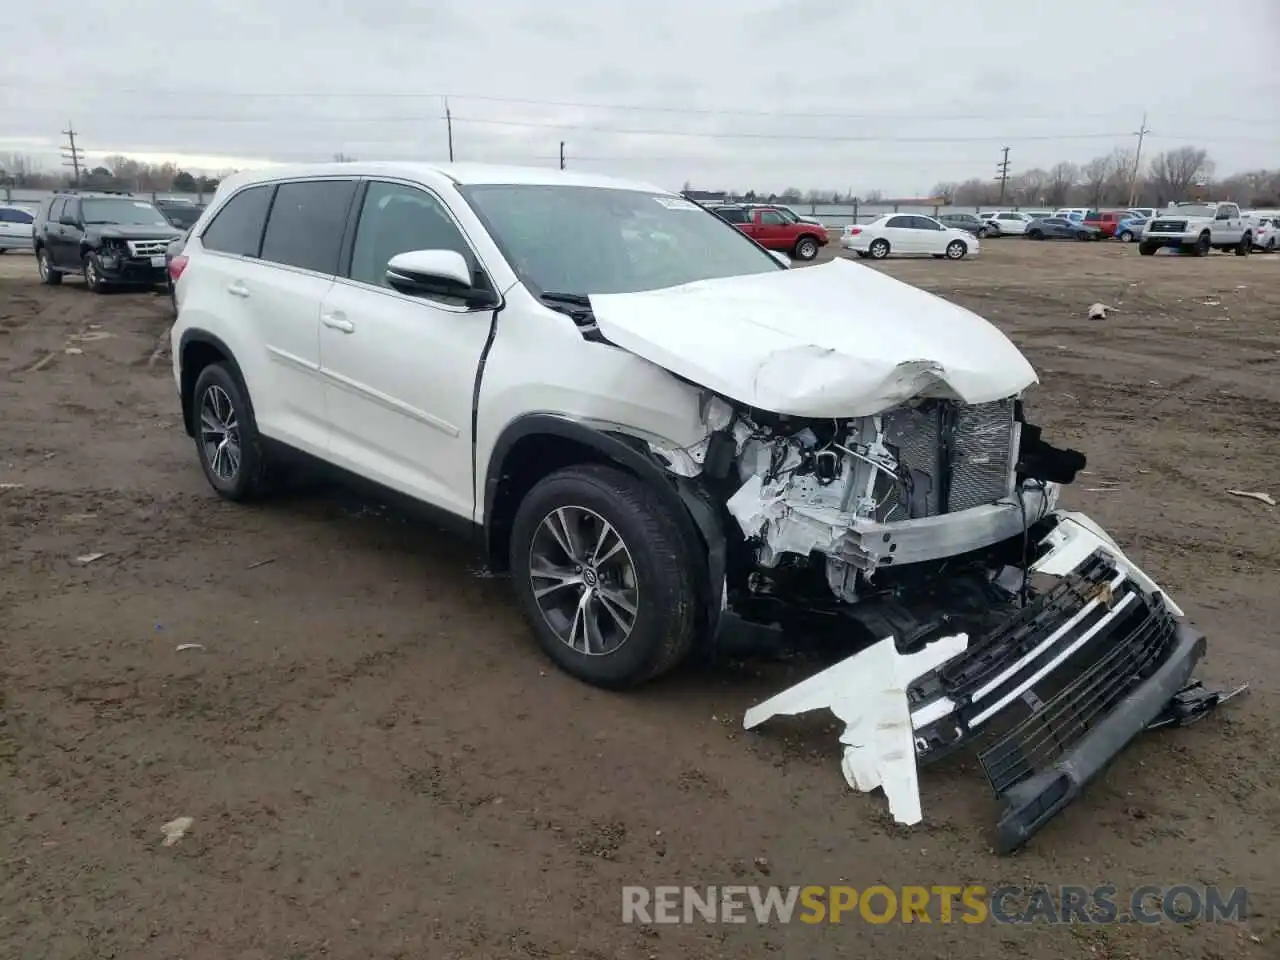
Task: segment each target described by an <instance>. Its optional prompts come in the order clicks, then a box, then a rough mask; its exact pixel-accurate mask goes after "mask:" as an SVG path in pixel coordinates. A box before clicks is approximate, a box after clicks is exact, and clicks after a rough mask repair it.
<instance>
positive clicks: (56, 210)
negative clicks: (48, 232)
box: [49, 200, 66, 223]
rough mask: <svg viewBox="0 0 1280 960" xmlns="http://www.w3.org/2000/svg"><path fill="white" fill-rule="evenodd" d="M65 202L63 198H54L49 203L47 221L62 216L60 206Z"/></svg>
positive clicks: (55, 221)
mask: <svg viewBox="0 0 1280 960" xmlns="http://www.w3.org/2000/svg"><path fill="white" fill-rule="evenodd" d="M65 203H66V201H65V200H54V201H53V203H51V204H50V205H49V221H50V222H51V223H57V222H58V219H59V218H60V217H61V216H62V207H63V205H64V204H65Z"/></svg>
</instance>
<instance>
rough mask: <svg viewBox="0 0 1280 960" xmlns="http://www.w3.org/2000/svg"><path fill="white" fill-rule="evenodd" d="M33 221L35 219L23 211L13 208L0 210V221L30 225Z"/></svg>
mask: <svg viewBox="0 0 1280 960" xmlns="http://www.w3.org/2000/svg"><path fill="white" fill-rule="evenodd" d="M33 219H35V218H34V217H32V216H31V214H29V213H27V211H25V210H17V209H14V208H13V207H5V208H4V209H0V220H5V221H8V222H9V223H30V222H31V221H32V220H33Z"/></svg>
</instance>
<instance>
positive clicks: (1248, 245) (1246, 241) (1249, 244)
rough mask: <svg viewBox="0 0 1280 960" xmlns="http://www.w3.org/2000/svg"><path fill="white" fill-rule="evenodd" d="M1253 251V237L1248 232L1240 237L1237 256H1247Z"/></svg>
mask: <svg viewBox="0 0 1280 960" xmlns="http://www.w3.org/2000/svg"><path fill="white" fill-rule="evenodd" d="M1252 252H1253V237H1252V235H1250V234H1247V233H1246V234H1245V235H1244V236H1243V237H1241V238H1240V242H1239V243H1237V244H1236V256H1237V257H1247V256H1248V255H1249V254H1251V253H1252Z"/></svg>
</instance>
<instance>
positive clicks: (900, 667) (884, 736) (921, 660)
mask: <svg viewBox="0 0 1280 960" xmlns="http://www.w3.org/2000/svg"><path fill="white" fill-rule="evenodd" d="M968 645H969V637H968V635H967V634H964V633H957V634H954V635H952V636H949V637H942V638H941V639H939V640H937V641H935V642H933V643H930V644H929V645H928V646H927V647H925V648H924V649H923V650H920V651H918V652H916V653H912V654H907V655H905V656H904V655H902V654H900V653H898V649H897V647H896V645H895V644H894V641H893V638H892V637H886V638H885V639H883V640H881V641H879V642H878V643H876V644H874V645H872V646H870V647H868V648H867V649H866V650H863V651H861V652H860V653H856V654H854V655H853V656H852V657H849V658H848V659H846V660H842V661H841V662H840V663H837V664H836V665H835V666H833V667H829V668H828V669H826V670H823V671H822V672H821V673H818V674H815V675H813V676H812V677H810V678H809V679H807V680H804V681H801V682H800V683H798V684H796V685H795V686H794V687H791V688H789V689H787V690H784V691H782V692H781V693H779V694H777V695H776V696H773V697H770V698H769V699H768V700H766V701H765V702H764V703H761V704H759V705H757V706H754V707H752V708H751V709H750V710H748V711H747V713H746V717H745V718H744V720H743V726H744V727H745V728H746V729H748V730H751V729H753V728H755V727H757V726H759V725H760V724H762V723H764V722H765V721H766V720H768V719H770V718H771V717H775V716H778V715H779V714H782V715H784V716H795V715H796V714H800V713H808V712H809V711H811V710H818V709H821V708H824V707H825V708H827V709H829V710H830V711H831V712H832V713H834V714H835V715H836V716H837V717H839V718H840V719H841V720H843V721H844V723H845V729H844V733H842V734H841V735H840V742H841V743H842V744H844V756H843V758H842V760H841V763H840V767H841V769H842V770H843V771H844V778H845V780H846V781H848V783H849V786H851V787H853V788H854V789H855V790H861V791H862V792H864V793H867V792H870V791H872V790H874V789H875V788H876V787H883V788H884V793H885V797H886V798H887V799H888V801H889V813H890V814H892V816H893V818H894V819H895V820H896V821H898V822H899V823H905V824H913V823H919V822H920V821H921V819H923V816H924V814H923V812H922V811H921V809H920V780H919V774H918V771H917V769H916V745H915V731H914V728H913V726H912V718H911V710H910V707H909V706H908V704H907V687H908V686H910V684H911V682H912V681H913V680H915V679H916V678H917V677H919V676H921V675H922V674H925V673H928V672H929V671H930V670H933V669H935V668H937V667H938V666H939V665H941V664H943V663H945V662H946V661H948V660H950V659H951V658H952V657H955V656H957V655H959V654H960V653H962V652H963V651H964V650H965V648H966V647H968Z"/></svg>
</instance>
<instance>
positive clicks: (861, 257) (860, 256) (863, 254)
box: [854, 250, 871, 260]
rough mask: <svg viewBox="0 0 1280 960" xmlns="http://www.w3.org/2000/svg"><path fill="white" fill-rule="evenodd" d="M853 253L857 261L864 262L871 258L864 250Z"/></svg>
mask: <svg viewBox="0 0 1280 960" xmlns="http://www.w3.org/2000/svg"><path fill="white" fill-rule="evenodd" d="M854 253H856V254H857V255H858V259H859V260H865V259H867V257H869V256H871V254H869V253H867V251H865V250H855V251H854Z"/></svg>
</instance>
